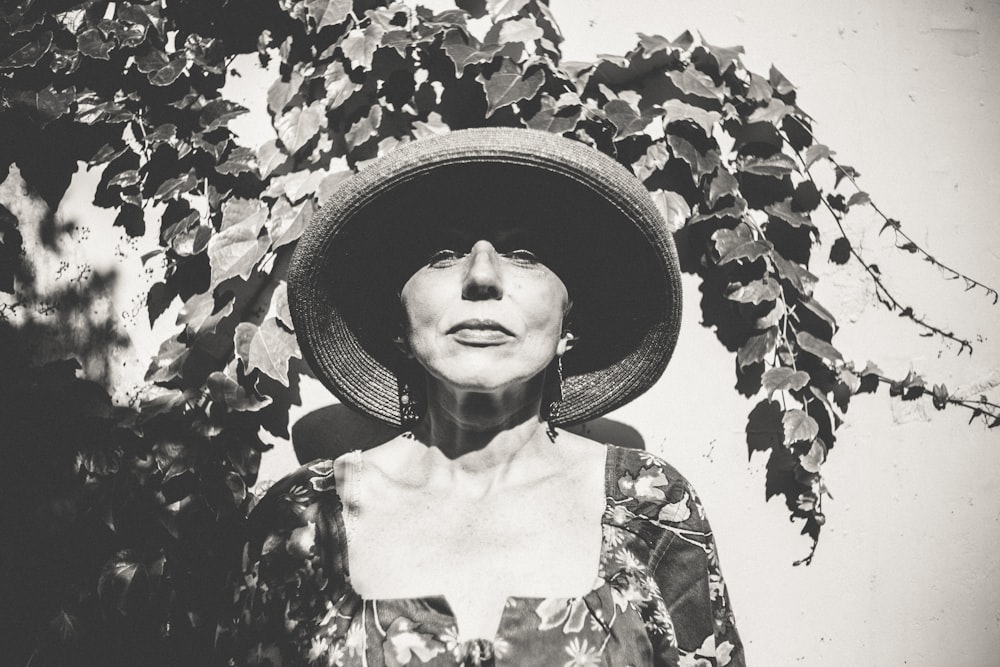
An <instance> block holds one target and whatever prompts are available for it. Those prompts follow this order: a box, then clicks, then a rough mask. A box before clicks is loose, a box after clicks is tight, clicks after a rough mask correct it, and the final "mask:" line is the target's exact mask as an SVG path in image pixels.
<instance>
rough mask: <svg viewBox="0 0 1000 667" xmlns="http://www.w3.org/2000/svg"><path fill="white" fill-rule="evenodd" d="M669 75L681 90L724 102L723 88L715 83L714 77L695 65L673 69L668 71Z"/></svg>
mask: <svg viewBox="0 0 1000 667" xmlns="http://www.w3.org/2000/svg"><path fill="white" fill-rule="evenodd" d="M667 76H669V77H670V80H671V81H672V82H673V84H674V85H675V86H677V87H678V88H680V90H681V92H683V93H686V94H688V95H694V96H695V97H703V98H705V99H710V100H715V101H717V102H722V101H723V99H725V92H724V91H723V90H722V88H720V87H719V86H717V85H715V82H714V81H712V77H710V76H708V75H707V74H703V73H702V72H699V71H698V70H696V69H694V68H693V67H688V68H686V69H684V70H682V71H680V72H678V71H675V70H671V71H669V72H667Z"/></svg>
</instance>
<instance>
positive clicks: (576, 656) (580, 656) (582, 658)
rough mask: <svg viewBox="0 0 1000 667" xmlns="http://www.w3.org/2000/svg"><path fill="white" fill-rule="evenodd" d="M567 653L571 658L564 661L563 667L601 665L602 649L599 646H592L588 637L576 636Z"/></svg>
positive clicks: (567, 648) (593, 666) (592, 666)
mask: <svg viewBox="0 0 1000 667" xmlns="http://www.w3.org/2000/svg"><path fill="white" fill-rule="evenodd" d="M565 650H566V653H568V654H569V657H570V659H569V660H568V661H566V662H565V663H563V667H600V665H601V662H600V660H601V651H600V649H599V648H598V647H596V646H594V647H591V646H590V645H589V643H588V642H587V640H586V639H581V638H579V637H574V638H573V639H571V640H570V642H569V646H567V647H566V649H565Z"/></svg>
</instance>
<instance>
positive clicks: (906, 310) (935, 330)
mask: <svg viewBox="0 0 1000 667" xmlns="http://www.w3.org/2000/svg"><path fill="white" fill-rule="evenodd" d="M810 136H813V135H812V132H810ZM782 137H783V138H784V139H785V141H786V142H788V137H787V136H785V135H784V133H782ZM813 138H814V139H815V137H813ZM795 157H797V158H798V160H799V162H801V163H802V166H803V168H804V169H805V173H806V175H807V176H808V177H809V178H810V180H811V179H812V176H811V174H810V173H809V169H810V166H811V165H808V164H807V163H806V161H805V159H804V158H803V157H802V155H801V154H800V153H799V151H795ZM826 159H828V160H830V162H831V163H832V164H833V165H834V166H835V168H836V169H837V171H838V173H844V174H846V175H848V177H849V178H851V182H852V183H854V186H855V187H856V188H857V187H858V186H857V183H856V182H855V181H854V179H853V177H851V176H850V174H849V172H850V171H852V170H851V169H850V168H845V167H842V166H840V165H839V164H837V162H835V161H834V160H833V158H831V157H830V156H826ZM858 191H859V192H861V190H860V188H859V189H858ZM820 201H822V202H823V206H824V207H825V208H826V210H827V211H828V212H829V213H830V215H831V216H832V217H833V220H834V222H835V223H836V224H837V229H839V230H840V235H841V238H843V239H844V240H845V241H847V246H848V248H849V250H850V253H851V256H852V257H854V259H856V260H857V261H858V263H859V264H861V266H862V267H863V268H864V270H865V271H866V272H867V273H868V275H869V276H871V279H872V282H873V283H874V284H875V298H877V299H878V300H879V302H880V303H881V304H882V305H884V306H885V307H886V308H888V309H889V311H890V312H896V311H899V316H900V317H905V318H906V319H908V320H910V321H911V322H913V323H914V324H916V325H917V326H919V327H921V328H923V329H925V330H926V332H927V333H925V334H922V335H925V336H940V337H942V338H945V339H947V340H950V341H953V342H955V343H958V345H959V348H958V354H962V352H963V351H964V350H966V349H968V350H969V354H970V355H971V354H972V351H973V349H972V343H971V342H970V341H969V340H968V339H965V338H959V337H958V336H956V335H955V334H954V333H952V332H951V331H945V330H944V329H942V328H940V327H937V326H935V325H933V324H930V323H929V322H927V320H925V319H924V318H922V317H919V316H917V315H916V314H915V313H914V311H913V307H912V306H906V305H903V303H902V302H900V301H899V300H898V299H897V298H896V297H895V296H893V294H892V292H890V291H889V288H888V287H886V285H885V282H884V281H883V280H882V275H881V273H880V272H879V270H878V267H877V266H875V265H873V264H869V263H868V262H866V261H865V259H864V258H863V257H862V256H861V254H860V253H859V252H858V251H857V249H856V248H855V247H854V244H853V243H851V242H850V239H849V238H848V236H847V230H845V229H844V224H843V215H842V214H841V213H840V212H838V211H837V210H836V209H835V208H834V207H833V205H832V204H831V203H830V201H829V199H828V198H826V197H820ZM868 203H870V204H871V205H872V207H873V208H874V209H875V210H876V211H877V212H878V213H879V215H881V216H882V217H883V218H886V216H885V215H884V214H883V213H882V212H881V211H880V210H879V209H878V208H877V207H876V206H875V204H874V203H873V202H871V200H870V199H869V200H868ZM886 220H888V218H886ZM896 224H897V225H898V223H896ZM900 233H902V232H900ZM907 238H908V237H907ZM914 247H916V246H915V245H914ZM921 252H923V251H921ZM924 254H925V255H926V256H927V257H930V255H927V253H924ZM931 259H932V260H933V258H931ZM934 261H935V262H936V260H934ZM940 266H943V267H944V265H943V264H942V265H940ZM944 268H945V269H948V267H944ZM948 270H949V271H952V273H954V274H956V275H959V276H961V277H963V278H965V279H966V280H967V281H970V280H971V278H967V277H966V276H964V275H963V274H959V273H957V272H956V271H953V270H951V269H948ZM975 284H976V285H979V286H981V287H983V288H984V289H986V290H988V291H989V292H990V293H993V294H994V295H995V294H996V292H995V290H992V289H991V288H989V287H987V286H985V285H982V283H978V282H976V283H975ZM994 302H995V299H994Z"/></svg>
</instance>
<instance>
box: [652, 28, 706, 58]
mask: <svg viewBox="0 0 1000 667" xmlns="http://www.w3.org/2000/svg"><path fill="white" fill-rule="evenodd" d="M638 36H639V47H640V48H641V49H642V50H643V53H644V55H645V56H647V57H648V56H651V55H653V54H655V53H658V52H660V51H686V50H688V49H689V48H691V45H692V44H694V36H693V35H692V34H691V33H690V32H688V31H687V30H685V31H684V32H682V33H681V34H680V35H679V36H678V37H677V39H675V40H673V41H671V40H669V39H667V38H666V37H663V36H661V35H647V34H645V33H641V32H640V33H638Z"/></svg>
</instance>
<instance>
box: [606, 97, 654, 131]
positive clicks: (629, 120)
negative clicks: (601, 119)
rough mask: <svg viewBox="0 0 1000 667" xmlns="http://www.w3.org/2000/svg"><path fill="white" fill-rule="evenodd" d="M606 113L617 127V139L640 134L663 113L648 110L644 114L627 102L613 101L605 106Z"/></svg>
mask: <svg viewBox="0 0 1000 667" xmlns="http://www.w3.org/2000/svg"><path fill="white" fill-rule="evenodd" d="M604 113H605V114H606V115H607V117H608V120H609V121H611V124H612V125H614V126H615V139H621V138H624V137H628V136H631V135H633V134H640V133H642V131H643V130H645V129H646V127H647V126H648V125H649V124H650V123H651V122H652V121H653V119H654V118H656V117H657V116H659V115H660V114H661V113H662V112H661V111H659V110H647V111H644V112H642V113H639V111H638V110H637V109H636V108H635V107H633V106H632V105H631V104H629V103H628V102H626V101H625V100H611V101H610V102H608V103H607V104H605V105H604Z"/></svg>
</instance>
